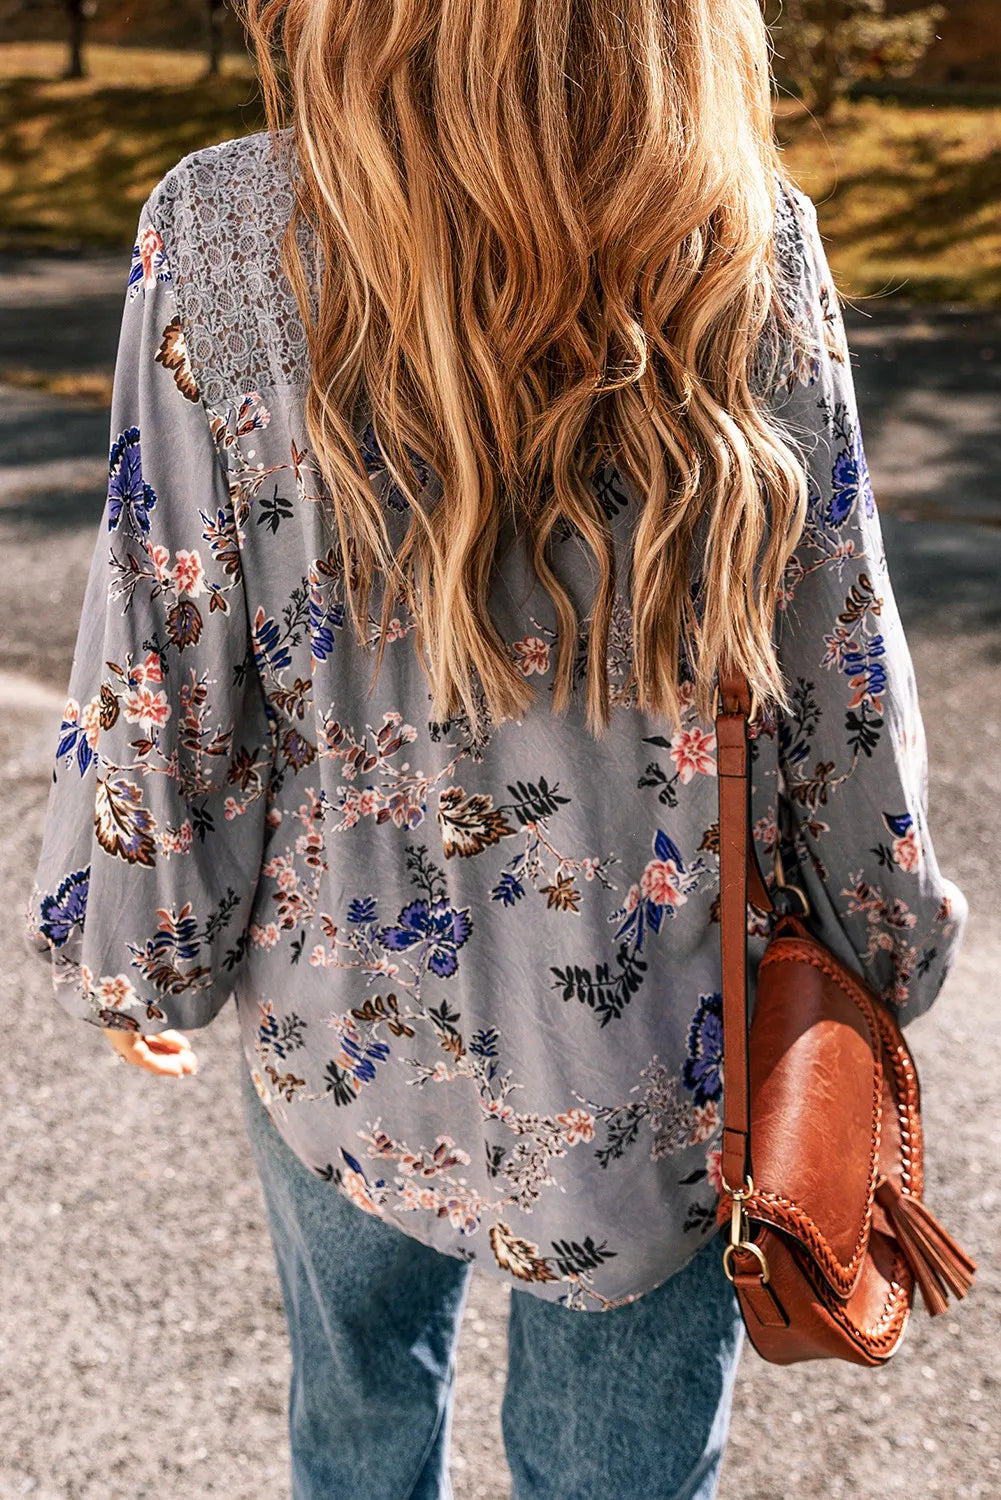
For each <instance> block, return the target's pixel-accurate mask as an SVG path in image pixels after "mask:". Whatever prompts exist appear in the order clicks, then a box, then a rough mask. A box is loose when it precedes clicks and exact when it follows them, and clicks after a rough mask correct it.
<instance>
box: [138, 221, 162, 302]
mask: <svg viewBox="0 0 1001 1500" xmlns="http://www.w3.org/2000/svg"><path fill="white" fill-rule="evenodd" d="M139 262H140V264H141V266H142V272H143V286H144V287H146V288H149V287H151V286H155V285H156V277H157V272H158V271H159V269H160V267H161V266H162V264H163V240H162V239H161V238H160V235H159V232H158V231H157V230H155V229H154V228H152V226H149V227H148V228H146V229H144V230H143V232H142V235H141V236H140V239H139Z"/></svg>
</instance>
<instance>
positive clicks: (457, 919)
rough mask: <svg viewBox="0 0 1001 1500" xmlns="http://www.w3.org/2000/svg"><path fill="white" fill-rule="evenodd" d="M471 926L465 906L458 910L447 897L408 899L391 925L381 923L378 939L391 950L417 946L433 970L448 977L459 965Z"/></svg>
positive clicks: (424, 960)
mask: <svg viewBox="0 0 1001 1500" xmlns="http://www.w3.org/2000/svg"><path fill="white" fill-rule="evenodd" d="M472 930H473V924H472V921H471V919H470V916H469V911H468V909H466V910H463V911H458V910H457V909H456V908H455V907H453V906H450V905H449V903H448V902H447V901H435V902H434V903H433V904H432V905H430V906H429V905H428V903H427V902H426V901H411V903H410V904H409V906H405V907H404V908H403V910H402V911H401V912H400V915H399V916H398V917H397V919H396V923H395V924H394V925H393V926H391V927H383V928H382V930H381V931H380V933H379V942H380V943H381V944H382V946H383V947H384V948H387V949H388V950H389V951H390V952H391V953H400V952H409V951H410V950H412V949H416V950H417V956H418V957H419V959H420V961H421V962H422V963H425V962H426V963H427V966H428V968H429V969H430V970H431V972H432V974H436V975H437V976H438V978H439V979H449V978H450V977H451V976H452V975H453V974H454V973H455V971H456V969H457V968H458V967H459V960H458V958H457V956H456V955H457V952H458V950H459V949H460V948H461V947H462V946H463V944H464V943H465V942H466V939H467V938H468V937H469V934H470V933H471V932H472Z"/></svg>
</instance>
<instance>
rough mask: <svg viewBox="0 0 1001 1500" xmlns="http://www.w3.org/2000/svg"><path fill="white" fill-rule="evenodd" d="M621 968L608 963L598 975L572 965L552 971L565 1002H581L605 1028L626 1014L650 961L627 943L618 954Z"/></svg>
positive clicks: (596, 971) (600, 967)
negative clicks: (626, 1009)
mask: <svg viewBox="0 0 1001 1500" xmlns="http://www.w3.org/2000/svg"><path fill="white" fill-rule="evenodd" d="M616 963H617V965H618V967H617V969H616V970H615V971H614V972H613V971H612V969H611V966H610V965H609V964H607V963H599V964H596V965H595V968H594V972H593V973H592V971H591V970H590V969H583V968H581V967H580V965H579V964H571V965H569V966H568V967H567V968H565V969H557V968H551V969H550V971H549V972H550V973H551V974H552V975H553V976H554V979H553V989H558V990H561V991H562V995H563V999H564V1000H579V1001H580V1003H581V1005H586V1006H587V1007H588V1009H589V1010H593V1011H594V1013H595V1015H596V1016H600V1018H601V1025H602V1027H605V1026H607V1025H608V1023H609V1021H613V1020H616V1019H617V1018H618V1017H619V1016H621V1015H622V1013H623V1011H624V1010H625V1008H626V1006H627V1005H628V1004H629V1001H630V1000H631V999H632V997H633V996H634V995H635V994H636V991H637V990H638V989H639V987H640V985H641V984H642V983H643V975H644V973H645V972H646V968H647V963H646V960H645V959H643V958H640V957H639V956H638V954H637V952H636V951H635V949H631V948H630V947H629V945H628V944H627V943H623V944H622V945H621V947H620V948H619V951H618V953H617V954H616Z"/></svg>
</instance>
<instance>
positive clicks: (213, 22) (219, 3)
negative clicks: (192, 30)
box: [206, 0, 226, 78]
mask: <svg viewBox="0 0 1001 1500" xmlns="http://www.w3.org/2000/svg"><path fill="white" fill-rule="evenodd" d="M206 4H207V7H208V16H207V19H208V73H209V77H210V78H214V77H216V76H217V74H218V73H219V69H220V66H221V63H222V28H223V21H224V20H225V16H226V5H225V0H206Z"/></svg>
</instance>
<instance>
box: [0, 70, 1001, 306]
mask: <svg viewBox="0 0 1001 1500" xmlns="http://www.w3.org/2000/svg"><path fill="white" fill-rule="evenodd" d="M63 62H64V49H63V48H62V46H60V45H57V44H55V43H52V44H50V43H9V44H5V45H0V85H2V87H0V249H2V250H8V251H10V250H16V249H62V250H66V249H76V248H81V247H87V246H93V247H100V248H106V249H123V248H127V247H128V246H129V244H130V243H131V238H132V235H133V232H134V230H135V224H136V219H137V216H138V212H139V208H140V206H141V205H142V202H143V200H144V198H145V197H146V195H147V193H148V192H149V190H150V188H151V187H152V186H153V185H154V183H155V182H156V181H157V180H158V178H159V177H161V176H162V175H163V173H164V172H165V171H166V170H167V169H168V168H169V167H170V166H172V165H173V163H174V162H176V161H177V160H178V158H179V157H181V156H183V155H184V154H185V153H186V152H188V151H193V150H196V149H197V148H198V147H199V146H203V145H207V144H209V143H210V142H213V141H220V140H226V139H228V138H229V137H232V136H236V135H243V134H246V133H247V132H249V131H252V130H258V129H260V128H261V124H262V114H261V108H260V101H259V99H258V95H257V90H256V87H255V84H254V80H253V76H252V72H251V69H250V66H249V63H248V62H247V61H246V59H244V58H243V57H227V59H226V60H225V67H224V72H223V74H222V76H221V77H219V78H217V79H214V80H207V79H205V77H204V62H203V59H202V56H201V54H200V53H196V52H167V51H153V50H147V49H128V48H123V47H107V46H94V47H91V48H89V49H88V51H87V64H88V67H89V69H90V77H89V78H86V79H82V80H78V81H67V80H62V79H61V78H60V77H59V72H60V69H61V68H62V66H63ZM778 131H779V136H780V139H781V141H782V143H783V146H784V151H785V160H786V164H787V166H788V168H789V170H790V172H791V173H792V175H793V177H794V178H795V180H796V181H797V182H798V183H799V184H800V186H801V187H803V188H804V189H805V191H806V192H808V193H809V194H810V195H811V197H812V198H813V199H814V200H815V201H816V203H817V204H818V209H819V214H820V223H821V229H822V231H823V233H824V236H825V239H826V241H827V246H828V253H829V256H830V260H831V265H832V268H833V270H834V273H835V277H836V279H837V281H838V284H839V286H840V287H841V290H842V291H843V292H844V293H845V294H846V295H847V296H849V297H851V298H852V299H857V298H860V297H869V296H875V295H878V296H888V297H903V298H906V299H911V300H915V301H942V300H946V301H955V302H973V303H986V304H992V305H994V306H1001V102H999V100H998V98H997V97H996V95H995V96H991V95H987V96H985V98H984V100H983V101H982V102H975V101H974V102H971V101H970V100H969V99H965V97H964V99H963V100H962V102H960V100H959V96H958V95H957V96H956V97H955V98H952V99H950V97H949V95H948V94H946V93H938V94H936V95H935V98H934V100H933V101H931V102H930V101H929V100H928V99H927V98H922V97H921V96H918V97H917V99H916V100H915V101H913V102H911V103H907V102H905V101H903V100H900V101H894V100H891V99H887V100H881V99H877V98H871V97H865V98H860V99H856V100H851V101H848V100H846V101H843V102H842V103H841V104H840V105H839V107H838V109H837V111H836V113H835V114H834V116H833V117H832V118H831V119H830V120H829V121H828V122H826V124H825V125H824V126H823V127H822V128H821V127H820V126H819V125H818V124H817V123H816V122H814V121H813V120H811V119H810V118H809V117H808V116H807V115H805V114H804V113H803V111H802V109H801V107H800V106H799V105H797V104H795V103H793V102H784V103H783V104H781V105H780V107H779V109H778Z"/></svg>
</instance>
